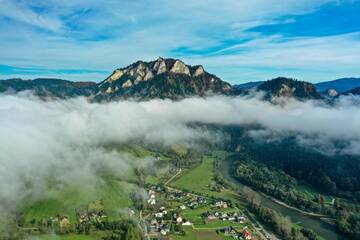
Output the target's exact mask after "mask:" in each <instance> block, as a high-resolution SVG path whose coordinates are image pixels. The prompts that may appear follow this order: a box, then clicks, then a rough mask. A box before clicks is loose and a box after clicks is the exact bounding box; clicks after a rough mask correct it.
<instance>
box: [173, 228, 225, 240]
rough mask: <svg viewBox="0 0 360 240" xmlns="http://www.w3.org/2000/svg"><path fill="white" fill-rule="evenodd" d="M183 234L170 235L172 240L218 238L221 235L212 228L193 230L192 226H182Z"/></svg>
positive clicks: (212, 239) (217, 239)
mask: <svg viewBox="0 0 360 240" xmlns="http://www.w3.org/2000/svg"><path fill="white" fill-rule="evenodd" d="M184 231H185V233H186V234H185V236H171V239H174V240H202V239H206V240H220V239H222V238H221V236H219V235H218V234H216V232H215V231H213V230H193V229H192V227H184Z"/></svg>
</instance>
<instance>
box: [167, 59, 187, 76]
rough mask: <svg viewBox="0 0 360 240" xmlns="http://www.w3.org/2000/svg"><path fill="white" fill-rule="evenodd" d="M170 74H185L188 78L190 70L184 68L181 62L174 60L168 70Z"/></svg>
mask: <svg viewBox="0 0 360 240" xmlns="http://www.w3.org/2000/svg"><path fill="white" fill-rule="evenodd" d="M170 72H173V73H179V74H185V75H189V76H190V70H189V68H188V66H186V65H185V64H184V63H183V62H182V61H180V60H176V61H175V63H174V65H173V66H172V68H171V69H170Z"/></svg>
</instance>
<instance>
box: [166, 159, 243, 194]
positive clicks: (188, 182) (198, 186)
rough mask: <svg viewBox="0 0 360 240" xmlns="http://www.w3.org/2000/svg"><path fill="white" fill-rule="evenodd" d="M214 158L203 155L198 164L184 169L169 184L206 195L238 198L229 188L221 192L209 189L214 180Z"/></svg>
mask: <svg viewBox="0 0 360 240" xmlns="http://www.w3.org/2000/svg"><path fill="white" fill-rule="evenodd" d="M219 154H220V153H219ZM216 158H217V157H212V156H205V157H204V159H203V161H202V163H201V164H200V165H199V166H197V167H195V168H193V169H191V170H185V171H184V173H183V174H182V175H181V176H180V177H179V178H178V179H176V180H175V181H174V182H172V183H171V184H170V185H171V186H173V187H175V188H179V189H184V190H187V191H193V192H196V193H199V194H202V195H206V196H211V197H217V198H224V199H229V200H238V198H237V195H236V193H235V192H234V191H232V190H230V189H224V190H222V191H221V192H215V191H211V188H210V186H211V184H212V183H213V182H214V179H213V178H214V161H215V159H216Z"/></svg>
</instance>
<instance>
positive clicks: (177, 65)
mask: <svg viewBox="0 0 360 240" xmlns="http://www.w3.org/2000/svg"><path fill="white" fill-rule="evenodd" d="M356 87H359V88H357V89H356ZM25 90H29V91H32V92H33V93H34V94H36V95H38V96H40V97H42V98H45V99H47V98H69V97H77V96H85V97H88V98H89V99H90V100H92V101H97V102H102V101H116V100H120V99H128V98H132V99H137V100H146V99H153V98H161V99H165V98H169V99H182V98H185V97H190V96H200V97H205V96H211V95H230V96H234V95H246V94H249V93H251V92H255V91H262V92H264V93H265V95H264V96H265V98H266V99H271V98H273V97H294V98H297V99H299V100H303V99H321V98H325V97H329V95H330V96H332V97H334V96H336V95H338V93H340V94H360V78H344V79H338V80H334V81H328V82H323V83H317V84H315V85H314V84H311V83H308V82H304V81H298V80H296V79H290V78H285V77H279V78H275V79H272V80H268V81H258V82H248V83H244V84H239V85H231V84H229V83H227V82H225V81H223V80H221V79H220V78H219V77H217V76H216V75H214V74H211V73H208V72H207V71H205V69H204V68H203V67H202V66H201V65H196V66H190V65H187V64H185V63H183V62H182V61H181V60H178V59H171V58H167V59H165V58H161V57H160V58H158V59H157V60H155V61H150V62H145V61H137V62H135V63H133V64H131V65H129V66H127V67H125V68H119V69H116V70H115V71H114V72H113V73H112V74H111V75H110V76H108V77H107V78H106V79H105V80H104V81H102V82H100V83H94V82H72V81H67V80H61V79H48V78H38V79H34V80H22V79H8V80H2V81H0V92H5V91H6V92H9V93H11V92H20V91H25ZM329 91H330V92H329ZM328 92H329V94H328Z"/></svg>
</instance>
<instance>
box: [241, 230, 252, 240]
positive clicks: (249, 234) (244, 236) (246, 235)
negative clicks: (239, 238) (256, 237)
mask: <svg viewBox="0 0 360 240" xmlns="http://www.w3.org/2000/svg"><path fill="white" fill-rule="evenodd" d="M243 238H244V239H246V240H250V239H252V236H251V232H250V231H248V230H244V231H243Z"/></svg>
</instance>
